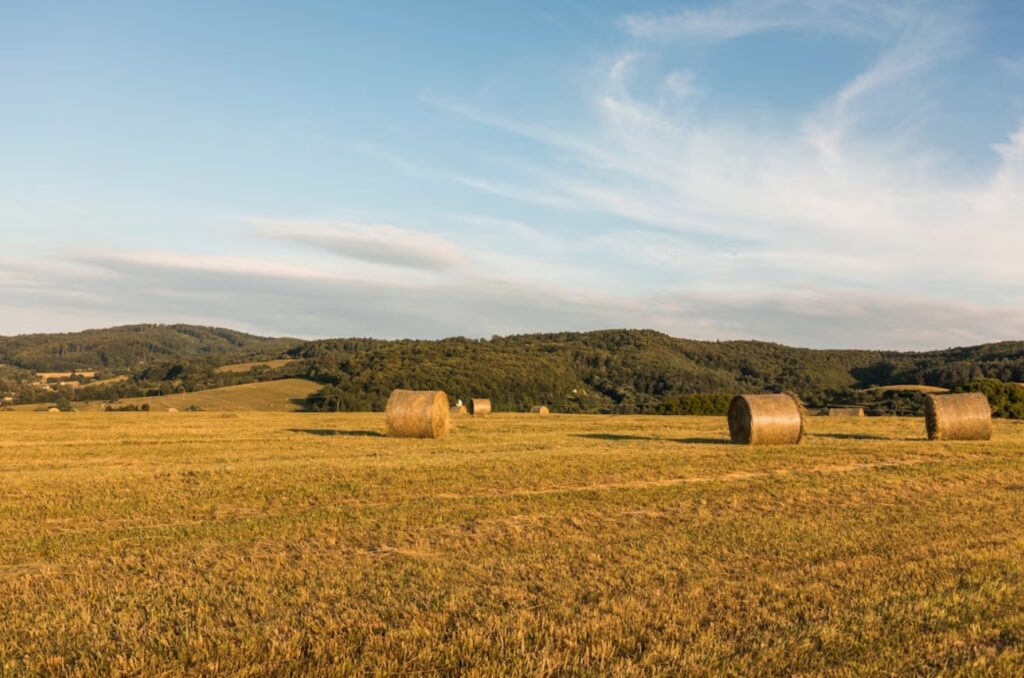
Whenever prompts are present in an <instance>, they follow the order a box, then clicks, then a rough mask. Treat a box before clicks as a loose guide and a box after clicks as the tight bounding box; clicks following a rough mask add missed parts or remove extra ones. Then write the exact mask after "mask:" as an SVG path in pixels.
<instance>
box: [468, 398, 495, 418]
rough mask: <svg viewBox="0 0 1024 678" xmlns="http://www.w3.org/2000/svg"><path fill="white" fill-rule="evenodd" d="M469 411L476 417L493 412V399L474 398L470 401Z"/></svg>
mask: <svg viewBox="0 0 1024 678" xmlns="http://www.w3.org/2000/svg"><path fill="white" fill-rule="evenodd" d="M469 413H470V414H472V415H473V416H474V417H475V416H477V415H480V414H490V413H491V401H490V400H488V399H487V398H473V399H472V400H470V401H469Z"/></svg>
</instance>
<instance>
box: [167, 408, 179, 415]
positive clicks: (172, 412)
mask: <svg viewBox="0 0 1024 678" xmlns="http://www.w3.org/2000/svg"><path fill="white" fill-rule="evenodd" d="M167 413H168V414H177V413H178V408H177V407H168V408H167Z"/></svg>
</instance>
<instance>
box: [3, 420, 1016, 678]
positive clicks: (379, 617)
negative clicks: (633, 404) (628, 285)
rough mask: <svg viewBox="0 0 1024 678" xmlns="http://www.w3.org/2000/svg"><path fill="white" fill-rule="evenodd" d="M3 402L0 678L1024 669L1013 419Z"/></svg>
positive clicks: (899, 672) (1008, 671)
mask: <svg viewBox="0 0 1024 678" xmlns="http://www.w3.org/2000/svg"><path fill="white" fill-rule="evenodd" d="M383 429H384V417H383V415H379V414H358V415H314V414H251V413H242V414H235V413H209V412H208V413H198V414H185V413H182V414H178V415H167V414H160V413H150V414H133V413H126V414H118V415H110V414H103V413H79V414H76V415H68V416H64V417H51V416H48V415H44V414H36V413H20V412H17V413H0V474H2V477H0V675H5V676H6V675H35V674H59V675H112V674H126V673H128V674H133V675H153V674H161V675H198V674H212V673H241V674H245V675H267V674H271V673H274V674H293V675H294V674H320V675H323V674H330V675H338V674H341V675H345V674H359V675H364V674H369V675H376V674H410V675H416V674H424V675H451V674H453V673H470V674H478V675H480V674H483V675H497V674H501V675H507V674H519V675H522V674H529V675H548V674H555V673H559V674H567V673H572V674H587V675H650V674H672V675H709V674H721V673H730V674H734V675H779V674H783V675H789V674H794V673H803V674H842V675H860V674H884V675H910V674H936V673H946V674H950V675H952V674H979V673H990V674H999V675H1014V674H1016V675H1019V674H1020V673H1021V672H1022V671H1024V459H1022V455H1021V449H1022V447H1024V426H1022V425H1021V424H1019V423H1015V422H1005V421H997V422H996V426H995V436H994V438H993V440H992V441H991V442H990V443H977V442H964V443H944V442H928V441H926V440H925V435H924V434H925V432H924V423H923V421H922V420H919V419H890V418H872V419H864V420H844V419H828V418H815V419H812V420H810V421H808V429H809V430H808V437H807V439H806V440H805V443H804V444H803V445H801V446H799V447H795V446H786V447H773V446H765V447H759V448H756V449H751V448H747V447H740V446H732V445H728V444H725V443H726V441H727V440H728V430H727V427H726V422H725V419H724V418H690V417H603V416H589V417H586V416H583V417H570V416H559V415H552V416H550V417H536V416H529V415H507V414H498V415H493V416H491V417H485V418H479V419H474V418H465V419H461V420H460V421H459V424H458V426H457V428H456V429H455V430H454V431H453V433H452V434H451V435H450V436H449V437H448V438H446V439H444V440H441V441H437V440H408V439H405V440H398V439H389V438H386V437H383V436H382V435H380V434H381V433H382V432H383Z"/></svg>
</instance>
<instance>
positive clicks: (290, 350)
mask: <svg viewBox="0 0 1024 678" xmlns="http://www.w3.org/2000/svg"><path fill="white" fill-rule="evenodd" d="M274 358H293V359H294V360H293V361H291V362H288V363H282V362H278V363H277V364H276V366H269V365H267V366H259V365H257V366H254V367H253V369H252V370H251V371H244V370H243V371H238V370H233V371H224V370H219V369H218V367H220V366H222V365H225V364H227V363H238V362H245V361H247V360H267V359H274ZM3 362H6V363H10V364H11V365H14V366H15V367H8V368H0V390H5V391H6V392H9V393H12V394H16V395H17V396H18V401H19V402H32V401H39V402H42V401H43V400H47V399H52V398H53V395H54V394H53V392H52V389H51V391H46V392H32V391H31V388H30V387H29V386H27V385H26V384H25V381H24V378H27V377H26V376H25V375H24V374H22V373H18V372H16V370H17V368H28V369H32V370H37V371H58V370H68V369H75V368H81V369H85V368H89V369H99V370H101V371H102V372H103V374H102V376H109V375H110V374H111V373H121V374H127V375H128V377H127V379H125V380H122V381H117V382H116V383H110V381H109V380H108V381H106V382H101V383H96V384H90V382H89V381H88V380H86V381H83V382H82V383H81V387H80V388H78V389H77V390H71V389H65V390H63V391H59V392H60V393H63V394H65V395H66V396H67V397H68V398H70V399H72V400H90V399H91V400H107V399H117V398H124V397H128V396H138V395H153V394H157V393H159V394H167V393H181V392H189V391H198V390H203V389H207V388H214V387H218V386H228V385H233V384H239V383H246V382H251V381H257V380H270V379H278V378H283V377H304V378H309V379H312V380H314V381H317V382H320V383H322V384H324V386H325V389H324V391H323V392H322V393H321V394H319V396H318V397H317V398H316V399H315V400H314V402H313V406H314V407H317V408H322V409H330V410H337V409H341V410H380V409H383V407H384V404H385V403H386V402H387V398H388V395H389V394H390V392H391V390H392V389H394V388H417V389H434V388H442V389H444V390H445V391H447V392H448V394H449V395H450V396H451V397H452V398H453V399H454V398H463V399H465V398H469V397H473V396H487V397H490V398H491V399H492V400H493V401H494V405H495V407H496V409H498V410H513V411H515V410H524V409H527V408H528V407H529V406H531V405H534V404H537V403H545V404H548V405H551V406H552V407H553V408H555V409H556V410H557V411H563V412H655V411H679V410H680V409H681V410H686V411H694V410H695V409H696V410H697V411H701V410H703V409H704V406H703V404H701V403H700V402H698V403H696V405H694V403H693V402H692V396H695V395H696V394H717V397H716V399H714V400H713V403H712V405H709V407H711V409H714V410H717V409H720V408H721V404H722V398H723V397H724V396H726V395H728V394H735V393H741V392H755V393H759V392H777V391H792V392H795V393H798V394H799V395H800V396H801V397H802V398H803V399H804V400H805V401H806V402H808V403H809V404H811V405H827V404H842V403H859V404H864V405H872V406H875V405H878V406H879V407H880V408H881V409H883V410H886V411H902V410H903V409H905V407H906V406H907V403H906V402H892V401H891V400H892V399H890V402H886V403H882V404H879V403H877V402H875V401H877V400H878V396H877V394H876V393H866V392H863V389H867V388H869V387H873V386H886V385H893V384H924V385H932V386H942V387H946V388H956V387H967V386H970V385H971V384H974V383H975V382H977V381H978V380H979V379H984V378H989V379H998V380H1001V381H1004V382H1024V342H1004V343H998V344H986V345H983V346H976V347H972V348H956V349H948V350H943V351H932V352H922V353H901V352H891V351H842V350H813V349H801V348H790V347H787V346H782V345H779V344H772V343H767V342H759V341H719V342H715V341H693V340H688V339H676V338H673V337H669V336H667V335H665V334H661V333H659V332H654V331H649V330H606V331H598V332H586V333H573V332H567V333H560V334H533V335H520V336H509V337H495V338H493V339H488V340H478V339H465V338H452V339H444V340H440V341H413V340H403V341H385V340H379V339H332V340H323V341H313V342H301V341H298V340H292V339H266V338H261V337H254V336H252V335H248V334H243V333H241V332H234V331H231V330H224V329H215V328H206V327H195V326H189V325H137V326H131V327H119V328H113V329H109V330H93V331H89V332H81V333H76V334H67V335H31V336H21V337H14V338H6V339H5V338H0V363H3ZM5 370H6V373H5V372H4V371H5ZM22 372H24V370H22ZM27 376H28V377H34V375H32V374H31V373H27ZM18 379H22V381H20V382H18ZM1022 392H1024V391H1022ZM901 397H902V396H901ZM687 398H690V402H689V403H688V404H687V405H686V406H684V407H680V404H681V403H682V401H683V400H685V399H687ZM918 400H919V398H918ZM911 404H913V403H911ZM919 404H920V403H917V405H919ZM1021 406H1022V407H1024V402H1022V403H1021Z"/></svg>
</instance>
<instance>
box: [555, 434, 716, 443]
mask: <svg viewBox="0 0 1024 678" xmlns="http://www.w3.org/2000/svg"><path fill="white" fill-rule="evenodd" d="M571 435H572V436H573V437H574V438H589V439H590V440H612V441H618V442H621V441H627V440H648V441H653V442H663V443H682V444H684V445H728V444H729V443H730V442H731V441H729V440H728V439H725V438H656V437H654V436H631V435H622V434H620V433H573V434H571Z"/></svg>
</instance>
